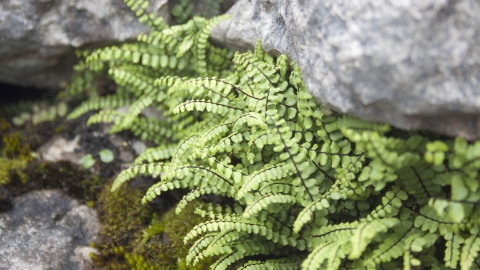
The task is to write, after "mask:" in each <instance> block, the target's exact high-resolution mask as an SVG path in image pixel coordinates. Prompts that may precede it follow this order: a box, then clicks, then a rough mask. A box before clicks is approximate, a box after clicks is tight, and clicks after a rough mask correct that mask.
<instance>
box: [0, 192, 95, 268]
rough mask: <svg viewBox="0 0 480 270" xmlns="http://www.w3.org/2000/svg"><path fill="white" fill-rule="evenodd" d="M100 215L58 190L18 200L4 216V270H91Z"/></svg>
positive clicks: (0, 225) (0, 226)
mask: <svg viewBox="0 0 480 270" xmlns="http://www.w3.org/2000/svg"><path fill="white" fill-rule="evenodd" d="M99 230H100V224H99V221H98V218H97V215H96V212H95V211H94V210H92V209H90V208H89V207H87V206H85V205H79V203H78V202H77V201H75V200H73V199H72V198H70V197H68V196H66V195H64V194H62V193H61V192H59V191H55V190H45V191H35V192H31V193H27V194H25V195H22V196H20V197H17V198H15V199H14V202H13V209H12V210H11V211H9V212H7V213H3V214H0V269H9V270H17V269H18V270H20V269H21V270H24V269H32V270H34V269H42V270H44V269H89V268H91V261H89V252H94V250H92V249H91V248H90V247H89V246H88V245H89V242H90V241H94V240H95V239H96V236H97V234H98V231H99Z"/></svg>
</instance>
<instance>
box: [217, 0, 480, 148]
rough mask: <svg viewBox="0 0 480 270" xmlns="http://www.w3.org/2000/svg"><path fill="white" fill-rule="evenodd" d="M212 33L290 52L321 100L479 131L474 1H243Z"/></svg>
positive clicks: (479, 46) (378, 117) (478, 9)
mask: <svg viewBox="0 0 480 270" xmlns="http://www.w3.org/2000/svg"><path fill="white" fill-rule="evenodd" d="M229 13H231V14H232V19H231V20H228V21H224V22H222V23H221V25H219V26H218V27H217V28H215V29H214V33H213V34H212V37H213V38H214V39H216V40H218V41H220V42H224V43H226V44H228V45H229V46H230V47H233V48H236V49H243V50H245V49H252V48H253V47H254V44H255V41H256V40H257V39H258V38H260V39H261V40H262V42H263V47H264V48H265V49H266V50H267V51H270V52H272V53H274V54H275V53H276V54H278V53H286V54H287V55H289V56H290V58H291V59H293V60H295V61H296V62H297V63H298V64H299V66H300V68H301V70H302V73H303V75H304V80H305V83H306V86H307V88H308V90H309V91H310V92H311V93H312V94H313V95H314V96H315V97H316V98H317V99H318V100H319V101H321V102H322V103H324V104H328V105H329V106H331V107H332V108H334V109H336V110H338V111H340V112H343V113H347V114H351V115H354V116H357V117H360V118H363V119H367V120H372V121H380V122H387V123H390V124H392V125H393V126H396V127H401V128H405V129H422V130H431V131H436V132H441V133H444V134H447V135H455V136H462V137H465V138H468V139H480V81H479V80H480V20H479V19H478V18H480V2H479V1H477V0H423V1H412V0H402V1H390V0H365V1H351V0H312V1H305V0H270V1H261V0H240V1H238V2H237V3H236V4H235V5H234V6H233V7H232V9H231V10H230V11H229Z"/></svg>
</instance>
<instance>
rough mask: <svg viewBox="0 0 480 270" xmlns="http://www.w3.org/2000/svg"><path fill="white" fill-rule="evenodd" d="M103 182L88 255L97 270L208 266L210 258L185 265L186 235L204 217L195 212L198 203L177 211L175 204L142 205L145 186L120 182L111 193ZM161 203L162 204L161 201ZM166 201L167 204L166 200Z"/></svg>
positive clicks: (201, 267)
mask: <svg viewBox="0 0 480 270" xmlns="http://www.w3.org/2000/svg"><path fill="white" fill-rule="evenodd" d="M110 187H111V185H106V186H105V187H104V189H103V190H102V192H101V193H100V195H99V197H98V200H97V203H96V208H97V210H98V214H99V217H100V221H101V223H102V228H101V230H100V240H99V242H98V244H95V247H96V248H97V249H98V250H99V251H100V254H91V256H92V259H93V261H94V262H95V264H96V266H97V267H98V269H165V270H169V269H172V270H173V269H192V270H201V269H208V267H209V265H210V264H211V263H212V261H211V260H209V261H204V262H201V263H199V264H197V265H196V266H195V267H191V266H186V264H185V261H184V258H185V257H186V255H187V253H188V248H189V247H187V246H185V245H184V243H183V238H184V237H185V235H186V234H187V233H188V232H189V231H190V230H191V229H192V228H193V226H195V225H196V224H198V223H200V222H202V221H204V220H205V219H204V218H202V217H200V216H199V215H197V214H195V213H194V211H195V209H196V208H197V207H198V206H200V203H198V202H197V203H191V204H189V205H187V207H186V208H185V209H184V210H183V211H182V212H181V213H180V214H179V215H176V214H175V209H174V207H170V209H168V210H166V209H165V207H164V205H163V206H160V209H161V210H160V211H157V212H156V209H155V208H158V207H156V205H154V204H149V205H141V204H140V199H141V198H142V197H143V195H144V194H145V191H146V187H142V186H137V187H132V186H128V185H123V186H122V187H121V188H120V189H119V190H117V191H115V192H110ZM162 204H165V203H163V202H162ZM167 204H168V203H167Z"/></svg>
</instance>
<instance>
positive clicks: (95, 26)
mask: <svg viewBox="0 0 480 270" xmlns="http://www.w3.org/2000/svg"><path fill="white" fill-rule="evenodd" d="M166 4H167V0H150V8H151V9H152V10H153V11H154V12H156V14H158V15H159V16H162V17H164V18H165V20H166V21H167V22H168V20H169V17H168V16H169V13H168V7H167V5H166ZM146 31H148V28H147V27H146V26H144V25H143V24H140V23H139V22H138V21H137V17H136V16H135V14H134V13H133V12H131V11H130V9H129V8H128V6H127V5H126V4H125V3H124V2H123V1H122V0H97V1H90V0H74V1H72V0H2V1H0V63H1V65H0V81H2V82H6V83H10V84H16V85H23V86H35V87H38V88H50V89H52V88H53V89H57V88H59V83H60V82H61V81H66V80H68V79H69V78H70V76H71V74H72V71H73V70H72V66H73V64H74V63H75V62H76V56H75V53H74V52H75V49H77V48H80V47H82V48H83V47H98V46H102V45H106V44H112V43H118V42H121V41H125V40H130V39H135V38H136V36H137V35H138V34H139V33H140V32H146Z"/></svg>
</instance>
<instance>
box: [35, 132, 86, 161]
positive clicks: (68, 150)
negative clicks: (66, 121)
mask: <svg viewBox="0 0 480 270" xmlns="http://www.w3.org/2000/svg"><path fill="white" fill-rule="evenodd" d="M79 140H80V135H77V136H76V137H75V138H74V139H73V140H70V141H67V140H66V139H65V138H63V137H61V136H59V135H55V136H53V137H52V138H51V139H49V140H48V141H47V142H46V143H45V144H43V145H42V146H40V148H39V149H38V153H39V154H40V155H41V156H42V158H43V160H45V161H51V162H56V161H60V160H68V161H70V162H72V163H74V164H77V165H81V163H80V159H81V158H82V157H83V155H85V153H82V152H81V151H79V152H75V150H76V149H78V148H79V144H78V142H79Z"/></svg>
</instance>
